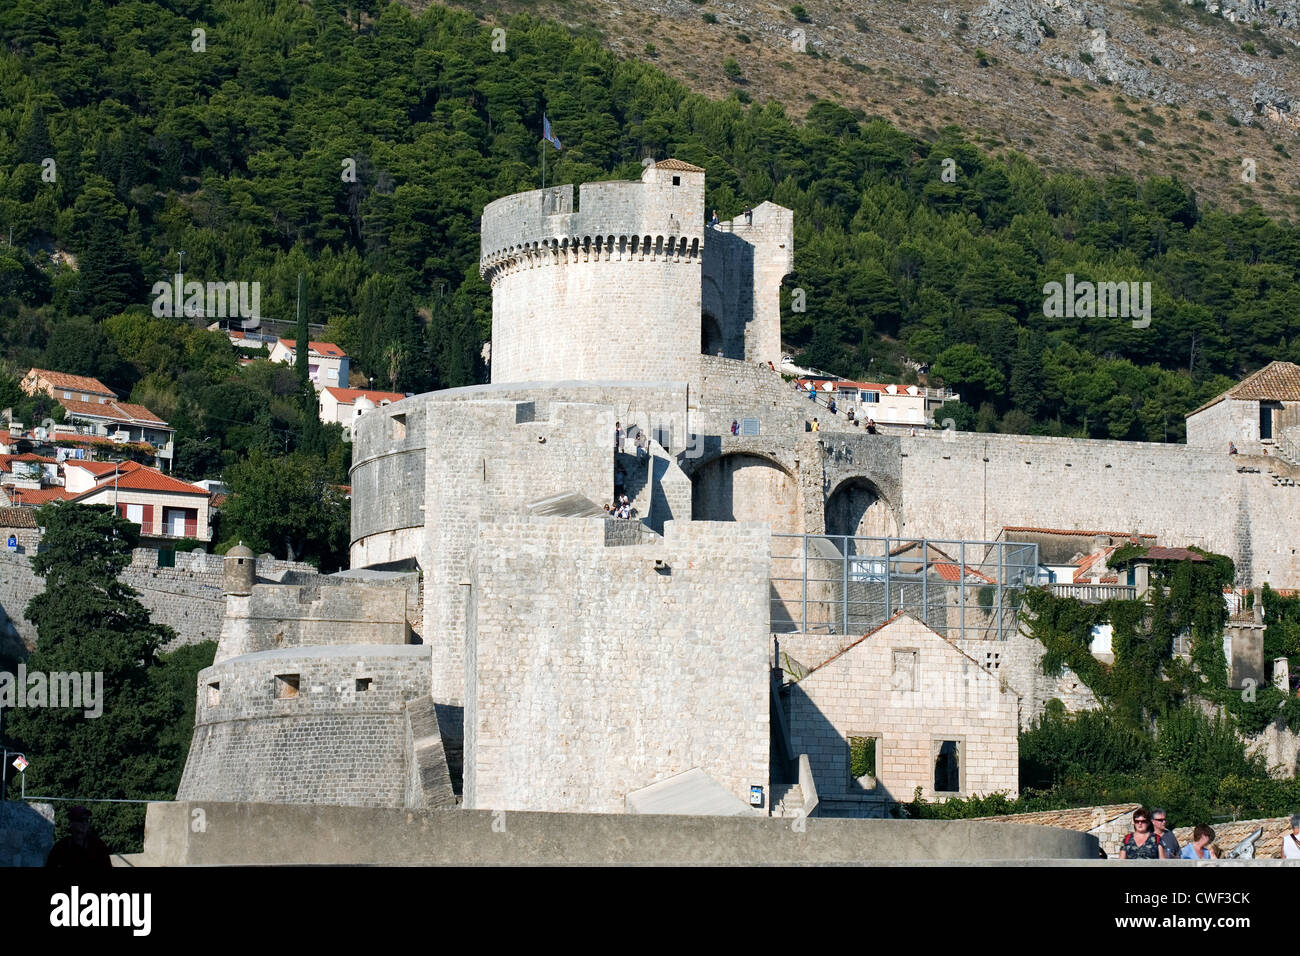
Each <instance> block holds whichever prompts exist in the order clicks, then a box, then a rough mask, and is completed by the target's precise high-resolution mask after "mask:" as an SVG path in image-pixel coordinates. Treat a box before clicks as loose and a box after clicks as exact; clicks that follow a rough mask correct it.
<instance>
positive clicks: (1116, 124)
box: [464, 0, 1300, 213]
mask: <svg viewBox="0 0 1300 956" xmlns="http://www.w3.org/2000/svg"><path fill="white" fill-rule="evenodd" d="M464 5H465V6H467V7H469V8H471V9H473V10H475V11H477V12H478V13H479V14H480V15H481V16H485V17H488V18H490V19H503V18H504V16H505V15H507V14H511V13H515V12H519V11H522V10H524V9H528V10H529V11H530V12H533V13H534V14H538V15H541V16H545V17H548V18H552V19H556V20H559V21H560V22H563V23H568V24H570V25H572V26H575V27H586V28H595V29H596V30H598V31H600V33H601V34H602V35H603V37H604V39H605V42H606V43H607V44H608V45H609V46H610V47H611V48H612V49H613V50H615V51H616V52H617V53H619V54H620V55H622V56H626V57H636V58H641V59H648V60H651V61H653V62H655V63H656V65H658V66H659V67H660V68H662V69H664V70H665V71H667V72H668V73H670V74H673V75H675V76H677V77H678V78H679V79H681V80H683V81H684V82H685V83H687V84H688V85H690V86H691V87H692V88H693V89H696V90H699V91H701V92H705V93H708V94H710V95H714V96H725V95H728V94H729V93H730V92H731V91H732V90H736V91H739V92H740V93H741V96H742V99H743V98H745V97H748V98H750V99H753V100H756V101H762V100H765V99H774V100H778V101H780V102H782V103H784V104H785V106H786V108H787V109H788V110H789V111H790V112H792V113H795V114H799V113H801V112H803V111H804V110H806V109H807V107H808V106H809V105H810V104H811V103H812V102H814V101H815V100H817V99H819V98H825V99H831V100H834V101H837V102H840V103H842V104H843V105H845V106H847V107H850V108H861V109H862V110H864V111H865V113H866V114H868V115H876V116H882V117H884V118H886V119H888V120H890V121H891V122H893V123H895V124H897V125H899V126H901V127H902V128H904V129H906V130H908V131H909V132H913V133H917V134H918V135H921V136H926V137H929V136H933V135H935V132H936V131H937V130H939V129H941V128H943V127H944V126H946V125H949V124H956V125H959V126H961V127H963V128H964V129H966V130H967V131H968V132H969V133H970V135H971V136H972V137H974V138H975V139H977V140H979V141H981V143H982V145H985V146H987V147H992V148H998V147H1004V146H1005V147H1010V148H1013V149H1015V150H1017V151H1019V152H1021V153H1024V154H1025V155H1027V156H1029V157H1030V158H1031V159H1033V160H1035V161H1037V162H1039V163H1040V164H1042V165H1043V166H1044V167H1047V168H1049V169H1060V170H1065V169H1070V170H1082V171H1086V172H1091V173H1119V172H1123V173H1131V174H1137V175H1173V176H1178V177H1179V178H1180V179H1182V180H1184V181H1186V182H1189V183H1190V184H1192V185H1193V186H1194V187H1195V188H1196V189H1197V191H1198V193H1199V194H1200V195H1201V196H1202V198H1203V199H1208V200H1210V201H1211V202H1213V203H1217V204H1219V205H1222V206H1227V207H1234V208H1235V207H1237V206H1239V205H1241V204H1243V203H1249V202H1258V203H1260V204H1261V205H1263V206H1264V207H1265V208H1266V209H1269V210H1271V211H1273V212H1281V213H1294V212H1295V211H1296V210H1297V209H1300V195H1297V192H1298V190H1297V187H1298V186H1300V163H1297V162H1296V161H1294V160H1293V159H1292V158H1291V154H1292V152H1293V151H1294V150H1295V149H1296V148H1298V147H1300V99H1298V97H1300V0H1281V2H1274V0H1224V2H1221V3H1220V2H1212V3H1210V4H1209V5H1208V6H1206V5H1205V4H1204V3H1202V2H1198V3H1195V4H1187V3H1184V2H1182V0H1133V2H1128V3H1105V4H1103V3H1099V2H1095V0H947V2H944V0H804V2H803V3H802V5H801V6H795V5H786V4H778V3H775V2H764V0H729V2H723V0H703V2H695V0H646V2H640V0H638V2H636V3H635V4H633V3H629V2H627V0H581V2H578V0H528V2H524V0H499V2H498V0H482V2H477V3H473V2H471V3H465V4H464ZM729 57H730V58H734V59H735V60H736V62H737V64H738V65H739V67H740V75H739V77H736V76H735V75H734V70H733V71H732V73H733V75H732V76H731V77H728V75H727V74H726V72H724V69H723V64H724V62H725V61H726V60H727V59H728V58H729ZM1244 160H1250V161H1251V163H1250V164H1249V165H1250V167H1251V171H1250V172H1249V173H1247V172H1246V168H1247V167H1246V164H1245V163H1244V162H1243V161H1244Z"/></svg>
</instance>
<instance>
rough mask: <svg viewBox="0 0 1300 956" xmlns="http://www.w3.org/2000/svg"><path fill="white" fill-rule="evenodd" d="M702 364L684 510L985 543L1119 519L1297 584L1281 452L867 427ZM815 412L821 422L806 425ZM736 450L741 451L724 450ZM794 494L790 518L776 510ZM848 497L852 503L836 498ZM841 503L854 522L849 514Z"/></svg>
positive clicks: (1247, 579)
mask: <svg viewBox="0 0 1300 956" xmlns="http://www.w3.org/2000/svg"><path fill="white" fill-rule="evenodd" d="M707 361H708V363H709V365H708V366H707V367H706V374H705V377H704V379H703V381H704V383H705V384H706V385H707V389H703V388H702V389H701V390H700V392H699V393H698V394H696V395H694V397H693V402H692V405H693V409H694V411H693V417H692V420H691V423H690V424H691V430H692V431H694V432H697V433H698V435H697V437H696V438H695V440H694V441H695V443H696V445H697V446H698V447H699V448H700V449H701V450H702V454H701V455H700V456H699V457H697V458H693V459H690V460H684V461H682V466H683V469H684V470H686V471H687V473H688V474H689V475H690V476H691V477H692V480H693V482H694V485H695V501H696V502H698V503H700V504H701V505H702V513H697V515H696V517H705V518H710V519H724V520H725V519H726V518H728V517H729V515H728V514H727V510H726V508H725V507H723V506H722V505H720V504H719V503H720V502H728V501H730V502H736V501H741V500H744V501H747V502H748V504H747V505H746V506H745V507H746V509H747V510H746V512H745V513H744V514H743V515H742V514H741V513H740V512H739V511H737V512H736V514H737V517H744V518H751V517H752V518H754V519H761V516H762V515H763V514H776V515H780V516H781V517H780V520H779V521H777V522H775V523H774V530H782V531H795V532H800V533H809V534H821V533H831V534H850V535H873V534H882V533H889V534H903V535H907V536H909V537H920V536H926V537H932V538H950V539H967V540H990V539H993V538H996V537H997V536H998V534H999V533H1000V532H1001V529H1002V528H1003V527H1004V526H1009V525H1018V526H1032V527H1044V528H1071V529H1079V528H1082V529H1087V528H1125V529H1130V530H1134V531H1140V532H1143V533H1148V534H1155V535H1158V536H1159V540H1160V541H1161V542H1163V543H1166V544H1169V545H1171V546H1178V545H1196V546H1198V547H1203V548H1206V549H1208V550H1210V551H1215V552H1217V553H1220V554H1226V555H1228V556H1229V557H1231V558H1233V560H1234V561H1235V562H1236V563H1237V572H1238V584H1240V585H1243V586H1246V585H1250V586H1259V585H1262V584H1263V583H1265V582H1267V583H1269V584H1271V585H1272V586H1273V587H1275V588H1278V587H1283V588H1285V587H1297V586H1300V561H1298V560H1297V554H1296V549H1297V547H1300V509H1298V508H1297V507H1296V506H1297V504H1298V503H1300V499H1298V498H1297V495H1300V487H1298V486H1296V485H1293V484H1286V483H1284V482H1278V481H1275V480H1274V479H1273V478H1272V477H1271V476H1270V472H1274V473H1283V474H1292V473H1294V472H1295V469H1294V468H1292V466H1290V465H1288V464H1287V463H1286V462H1284V461H1282V460H1281V459H1279V458H1276V457H1272V456H1259V457H1256V456H1250V455H1245V454H1241V455H1233V456H1229V455H1228V454H1227V448H1226V441H1225V444H1224V447H1223V449H1221V450H1220V449H1215V448H1209V447H1198V446H1189V445H1176V444H1163V443H1155V442H1126V441H1101V440H1081V439H1070V438H1048V437H1035V436H1026V435H1002V434H984V433H971V432H954V431H942V432H933V431H932V432H921V433H918V434H917V435H916V436H914V437H912V436H908V435H882V434H877V435H869V434H866V433H865V431H863V430H862V429H860V428H858V429H855V428H852V427H850V426H847V424H846V423H845V421H844V419H843V416H842V415H837V416H832V415H830V414H829V412H828V411H827V409H826V408H825V407H823V406H814V405H813V403H812V402H809V401H807V400H806V399H803V400H802V405H804V406H806V408H803V409H801V399H800V397H799V394H798V393H796V392H795V391H794V390H792V389H789V388H788V386H787V387H785V388H784V389H782V387H781V386H780V385H778V384H776V380H775V378H776V377H774V376H773V375H772V374H771V370H770V369H766V368H765V367H760V366H758V365H756V364H755V363H741V362H735V361H732V360H729V359H718V358H716V357H714V358H712V359H709V360H707ZM747 388H752V392H751V393H750V394H749V395H747V394H746V389H747ZM1223 404H1227V403H1223ZM814 415H815V416H816V417H818V418H819V419H820V420H821V424H822V428H821V429H820V430H819V431H818V432H809V431H806V430H805V429H804V423H805V422H806V421H808V420H810V419H811V418H812V417H813V416H814ZM746 417H748V418H757V419H759V421H760V432H759V435H758V436H755V437H743V438H733V437H732V436H731V434H730V422H731V420H732V419H740V418H746ZM734 456H743V457H741V458H739V459H738V460H736V461H734V462H728V461H727V460H726V459H729V458H733V457H734ZM745 469H751V471H750V472H745ZM752 469H757V471H752ZM796 495H798V496H800V498H801V500H800V501H799V502H798V504H797V505H795V508H796V510H797V512H798V513H799V515H800V517H799V518H795V517H793V516H791V515H790V514H789V511H790V508H791V501H792V500H793V498H794V497H795V496H796ZM846 495H850V496H855V497H856V498H857V501H856V502H849V503H847V504H846V503H845V501H844V496H846ZM699 510H700V509H697V512H698V511H699ZM733 510H734V509H733ZM854 515H858V516H859V518H858V524H857V526H856V527H854V526H850V522H849V520H847V519H849V518H851V517H852V516H854Z"/></svg>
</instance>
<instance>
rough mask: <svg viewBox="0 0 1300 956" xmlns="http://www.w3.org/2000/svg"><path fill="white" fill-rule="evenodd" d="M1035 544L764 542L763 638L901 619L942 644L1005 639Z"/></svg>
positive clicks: (1027, 581)
mask: <svg viewBox="0 0 1300 956" xmlns="http://www.w3.org/2000/svg"><path fill="white" fill-rule="evenodd" d="M1037 574H1038V545H1037V544H1029V543H1024V542H1014V541H1012V542H1008V541H964V540H948V539H934V538H871V537H853V536H850V535H825V534H823V535H803V534H774V535H772V573H771V578H770V581H771V605H772V614H771V618H772V631H773V633H777V634H782V633H787V634H788V633H803V634H861V633H864V632H866V631H869V630H871V629H872V628H874V627H876V626H878V625H880V624H882V623H884V622H885V621H887V620H889V618H891V617H892V616H893V615H894V614H896V613H898V612H899V611H905V612H906V613H908V614H910V615H911V616H913V617H915V618H916V619H917V620H919V621H921V622H922V623H924V624H925V625H927V626H928V627H930V628H931V629H933V630H935V631H937V632H938V633H940V634H942V635H944V636H945V637H951V638H954V639H956V638H962V639H983V640H1005V639H1006V637H1007V635H1009V634H1013V633H1015V630H1016V622H1017V616H1018V614H1019V610H1020V606H1021V603H1022V600H1023V598H1024V592H1025V588H1027V587H1032V586H1033V585H1034V584H1035V583H1036V580H1037Z"/></svg>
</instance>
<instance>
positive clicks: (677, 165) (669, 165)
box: [655, 159, 704, 173]
mask: <svg viewBox="0 0 1300 956" xmlns="http://www.w3.org/2000/svg"><path fill="white" fill-rule="evenodd" d="M655 168H656V169H674V170H677V171H678V172H682V173H702V172H704V170H703V169H701V168H700V167H699V166H693V165H691V164H690V163H688V162H686V161H685V160H681V159H661V160H659V161H658V162H657V163H655Z"/></svg>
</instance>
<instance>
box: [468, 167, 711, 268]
mask: <svg viewBox="0 0 1300 956" xmlns="http://www.w3.org/2000/svg"><path fill="white" fill-rule="evenodd" d="M578 198H579V204H578V210H577V211H576V212H575V211H574V208H573V186H572V185H571V184H569V185H563V186H553V187H549V188H547V189H534V190H531V191H529V192H525V193H516V194H515V195H513V196H505V197H503V198H501V199H498V200H496V201H494V202H491V203H488V205H487V206H485V207H484V209H483V218H482V223H481V240H480V247H479V248H480V258H479V274H480V275H482V276H484V277H485V278H489V276H488V273H489V272H490V271H492V267H493V266H494V265H496V264H497V263H500V262H502V261H503V260H508V259H511V258H514V257H517V256H519V255H521V254H525V253H528V252H534V251H540V250H543V249H549V248H553V247H555V248H559V247H567V248H569V249H573V248H574V247H578V248H582V249H584V250H588V249H590V250H592V251H594V250H595V248H596V243H597V241H598V240H599V243H600V247H601V249H602V252H605V253H607V252H608V248H609V245H610V244H611V243H612V244H613V245H614V247H615V248H618V249H619V250H620V254H624V255H626V254H629V253H630V251H631V247H632V241H633V240H634V239H635V240H636V242H637V254H644V252H645V246H644V244H645V242H646V240H647V238H648V239H649V242H650V251H651V254H652V255H656V256H657V255H665V254H670V255H673V256H675V257H676V256H682V255H685V254H689V256H690V258H691V259H692V260H694V261H698V259H699V256H700V255H701V251H702V248H703V245H704V239H705V228H704V227H705V221H704V220H705V209H704V170H702V169H700V168H699V167H698V166H691V165H690V164H689V163H683V162H681V161H680V160H664V161H663V162H662V163H659V164H657V165H654V166H648V167H646V169H645V172H644V173H643V174H642V176H641V179H640V180H615V181H610V182H595V183H583V184H582V185H581V186H580V187H579V192H578Z"/></svg>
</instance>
